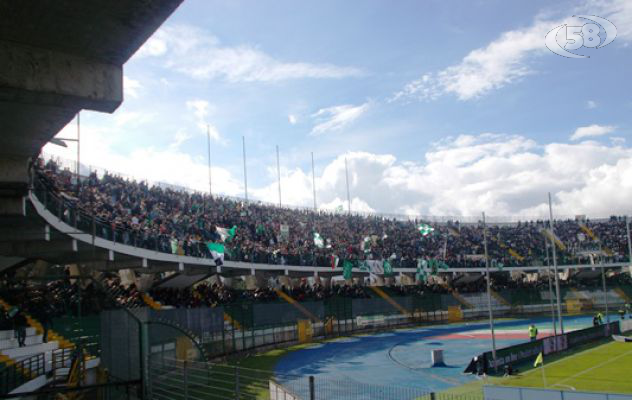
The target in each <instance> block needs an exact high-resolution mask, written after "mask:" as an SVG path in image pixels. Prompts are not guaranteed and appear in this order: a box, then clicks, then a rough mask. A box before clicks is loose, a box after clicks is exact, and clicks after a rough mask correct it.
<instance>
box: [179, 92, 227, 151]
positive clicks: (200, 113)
mask: <svg viewBox="0 0 632 400" xmlns="http://www.w3.org/2000/svg"><path fill="white" fill-rule="evenodd" d="M186 106H187V109H189V110H191V111H193V115H194V117H195V119H196V122H197V127H198V129H200V130H201V131H203V132H204V134H205V135H206V134H207V132H208V134H209V135H210V136H211V139H213V140H215V141H216V142H218V143H220V144H222V145H227V144H228V141H227V140H226V139H225V138H224V137H222V135H221V134H220V133H219V130H218V129H217V127H216V126H215V125H213V124H211V123H210V122H208V119H207V117H209V116H210V115H212V114H213V113H214V112H215V108H214V107H213V106H212V105H211V104H210V103H209V102H208V101H206V100H200V99H195V100H188V101H187V102H186Z"/></svg>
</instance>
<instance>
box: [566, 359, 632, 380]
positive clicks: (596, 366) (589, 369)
mask: <svg viewBox="0 0 632 400" xmlns="http://www.w3.org/2000/svg"><path fill="white" fill-rule="evenodd" d="M629 354H632V350H630V351H627V352H625V353H623V354H621V355H618V356H616V357H614V358H611V359H609V360H606V361H604V362H602V363H599V364H597V365H595V366H594V367H590V368H588V369H586V370H583V371H582V372H578V373H576V374H575V375H571V376H569V377H568V378H564V379H562V380H561V381H559V382H557V383H556V384H557V385H559V384H560V383H562V382H567V381H569V380H571V379H575V378H577V377H579V376H581V375H584V374H585V373H587V372H590V371H593V370H595V369H597V368H601V367H603V366H604V365H608V364H610V363H611V362H613V361H615V360H618V359H620V358H621V357H625V356H627V355H629Z"/></svg>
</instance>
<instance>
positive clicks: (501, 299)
mask: <svg viewBox="0 0 632 400" xmlns="http://www.w3.org/2000/svg"><path fill="white" fill-rule="evenodd" d="M489 291H490V293H491V294H492V297H493V298H495V299H496V301H497V302H498V303H500V304H502V305H503V306H508V307H511V304H510V303H509V302H508V301H507V299H505V298H504V297H503V296H501V295H500V293H498V292H497V291H495V290H494V289H489Z"/></svg>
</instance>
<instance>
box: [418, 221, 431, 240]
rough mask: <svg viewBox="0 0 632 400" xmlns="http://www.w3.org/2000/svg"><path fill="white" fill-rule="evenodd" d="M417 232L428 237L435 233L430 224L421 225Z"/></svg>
mask: <svg viewBox="0 0 632 400" xmlns="http://www.w3.org/2000/svg"><path fill="white" fill-rule="evenodd" d="M417 230H418V231H419V233H420V234H421V236H423V237H426V236H428V235H430V234H431V233H432V232H434V228H433V227H432V226H430V225H428V224H421V225H419V226H418V227H417Z"/></svg>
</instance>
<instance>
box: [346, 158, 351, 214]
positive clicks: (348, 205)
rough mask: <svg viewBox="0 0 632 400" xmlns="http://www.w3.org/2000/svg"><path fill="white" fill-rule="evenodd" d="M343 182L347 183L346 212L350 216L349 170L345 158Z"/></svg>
mask: <svg viewBox="0 0 632 400" xmlns="http://www.w3.org/2000/svg"><path fill="white" fill-rule="evenodd" d="M345 180H346V182H347V211H348V212H349V214H351V196H350V195H349V170H348V169H347V157H345Z"/></svg>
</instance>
